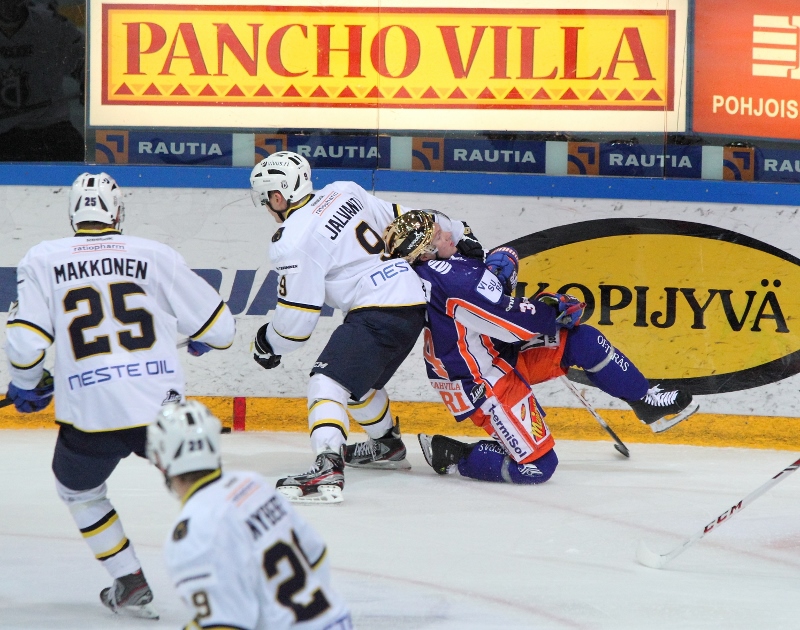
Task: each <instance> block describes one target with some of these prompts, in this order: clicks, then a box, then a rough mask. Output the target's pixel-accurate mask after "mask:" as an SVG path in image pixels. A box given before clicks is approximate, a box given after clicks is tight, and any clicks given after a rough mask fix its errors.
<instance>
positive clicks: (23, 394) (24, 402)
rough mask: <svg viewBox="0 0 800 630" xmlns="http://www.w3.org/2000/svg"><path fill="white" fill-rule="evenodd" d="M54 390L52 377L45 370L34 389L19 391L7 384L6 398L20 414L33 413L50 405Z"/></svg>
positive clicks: (11, 384)
mask: <svg viewBox="0 0 800 630" xmlns="http://www.w3.org/2000/svg"><path fill="white" fill-rule="evenodd" d="M54 389H55V387H54V386H53V375H52V374H50V372H48V371H47V370H45V371H44V372H43V373H42V378H40V379H39V383H38V384H37V385H36V387H35V388H34V389H20V388H19V387H17V386H16V385H14V383H9V384H8V393H7V394H6V396H7V397H8V398H10V399H11V400H12V401H14V407H16V408H17V411H19V412H20V413H34V412H36V411H41V410H42V409H44V408H45V407H47V405H49V404H50V401H51V400H53V391H54Z"/></svg>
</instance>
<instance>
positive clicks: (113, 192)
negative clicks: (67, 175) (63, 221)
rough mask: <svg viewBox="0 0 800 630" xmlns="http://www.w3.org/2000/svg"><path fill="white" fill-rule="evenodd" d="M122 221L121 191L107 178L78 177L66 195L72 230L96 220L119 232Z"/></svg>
mask: <svg viewBox="0 0 800 630" xmlns="http://www.w3.org/2000/svg"><path fill="white" fill-rule="evenodd" d="M124 219H125V205H124V204H123V203H122V189H121V188H120V187H119V186H117V182H115V181H114V178H113V177H111V175H108V174H106V173H97V174H96V175H93V174H92V173H82V174H81V175H78V178H77V179H76V180H75V181H74V182H73V183H72V190H71V191H70V193H69V222H70V224H71V225H72V229H73V230H77V229H78V228H77V225H78V223H82V222H83V221H98V222H100V223H105V224H107V225H113V226H114V227H115V228H117V229H119V228H120V227H121V226H122V221H123V220H124Z"/></svg>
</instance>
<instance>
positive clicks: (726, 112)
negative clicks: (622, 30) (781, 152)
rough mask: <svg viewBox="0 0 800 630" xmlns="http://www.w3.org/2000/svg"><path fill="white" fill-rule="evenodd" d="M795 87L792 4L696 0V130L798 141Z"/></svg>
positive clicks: (797, 33)
mask: <svg viewBox="0 0 800 630" xmlns="http://www.w3.org/2000/svg"><path fill="white" fill-rule="evenodd" d="M799 89H800V17H799V16H798V9H797V3H796V2H792V1H790V0H759V1H758V2H746V1H744V0H735V1H733V2H731V1H729V0H695V42H694V104H693V121H694V130H695V131H699V132H707V133H719V134H727V135H734V136H737V137H741V136H751V137H762V138H786V139H793V140H797V139H800V95H798V90H799Z"/></svg>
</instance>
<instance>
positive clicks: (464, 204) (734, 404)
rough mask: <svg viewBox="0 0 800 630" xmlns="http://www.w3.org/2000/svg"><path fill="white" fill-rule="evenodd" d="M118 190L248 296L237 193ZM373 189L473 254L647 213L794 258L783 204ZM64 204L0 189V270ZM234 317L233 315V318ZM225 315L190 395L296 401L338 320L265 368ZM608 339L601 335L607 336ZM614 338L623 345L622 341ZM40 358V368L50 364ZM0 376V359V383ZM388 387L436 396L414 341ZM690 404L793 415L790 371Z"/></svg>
mask: <svg viewBox="0 0 800 630" xmlns="http://www.w3.org/2000/svg"><path fill="white" fill-rule="evenodd" d="M120 183H121V185H122V186H123V188H124V190H125V193H126V194H125V206H126V220H125V224H124V230H125V232H126V233H128V234H135V235H137V236H142V237H146V238H153V239H156V240H159V241H162V242H164V243H167V244H169V245H171V246H172V247H174V248H176V249H177V250H178V251H179V252H181V254H183V256H184V257H185V258H186V261H187V262H188V264H189V265H190V266H191V267H193V268H213V269H220V270H221V271H222V275H223V282H222V287H221V293H222V296H223V297H224V298H226V299H227V297H229V295H230V291H231V286H232V284H233V279H234V275H235V273H236V270H244V269H256V270H257V272H256V278H255V281H254V283H253V289H252V291H251V295H250V300H251V301H252V299H253V298H254V297H255V293H256V291H257V290H258V288H259V287H260V286H261V283H262V281H263V279H264V278H265V277H266V275H267V273H268V271H269V263H268V259H267V252H268V248H269V244H270V237H271V236H272V234H273V232H274V231H275V229H276V228H277V225H276V224H275V223H274V221H273V220H272V219H271V218H270V217H269V216H268V215H267V213H266V212H260V211H258V210H256V209H255V208H254V207H253V205H252V203H251V201H250V197H249V193H248V191H247V190H246V189H245V188H242V189H240V190H230V189H182V188H172V189H167V188H134V187H130V186H126V185H125V184H126V182H120ZM243 185H246V182H243ZM376 194H378V196H380V197H381V198H383V199H386V200H387V201H391V202H398V203H401V204H403V205H406V206H409V207H418V208H436V209H438V210H442V211H444V212H446V213H448V214H450V215H451V216H453V217H456V218H461V219H464V220H465V221H467V223H469V224H470V226H472V228H473V229H474V231H475V233H476V234H477V235H478V237H479V238H480V239H481V242H482V243H483V244H484V246H485V247H494V246H497V245H500V244H503V243H506V242H508V241H511V240H513V239H515V238H518V237H521V236H524V235H527V234H530V233H532V232H536V231H540V230H544V229H547V228H551V227H555V226H559V225H567V224H571V223H577V222H581V221H588V220H593V219H607V218H653V219H673V220H683V221H692V222H697V223H704V224H707V225H712V226H718V227H722V228H725V229H728V230H732V231H734V232H738V233H740V234H744V235H747V236H750V237H753V238H755V239H758V240H760V241H763V242H765V243H768V244H770V245H773V246H775V247H777V248H779V249H781V250H783V251H785V252H787V253H789V254H792V255H794V256H798V257H800V243H798V239H797V234H798V233H800V217H798V212H797V209H796V208H794V207H789V206H774V205H763V206H758V205H739V206H736V205H731V204H714V203H698V202H662V201H658V202H652V201H636V200H613V199H568V198H547V197H505V196H503V197H500V196H488V195H487V196H481V195H452V194H447V195H435V194H422V193H420V194H416V193H397V192H382V191H378V192H377V193H376ZM67 197H68V189H67V188H64V187H61V188H53V187H36V186H5V187H0V199H1V200H2V204H0V267H13V266H16V264H17V263H18V262H19V260H20V258H21V257H22V256H23V255H24V253H25V252H26V251H27V249H28V248H30V247H31V246H33V245H35V244H36V243H38V242H39V241H41V240H45V239H53V238H60V237H63V236H68V235H70V234H71V229H70V226H69V221H68V219H67ZM665 263H666V264H668V263H669V260H668V259H666V260H665ZM248 304H249V303H248ZM3 306H4V308H7V306H6V305H3ZM246 311H247V309H246V308H245V310H244V311H243V313H244V312H246ZM6 316H7V313H6V312H2V313H0V323H2V324H4V323H5V320H6ZM237 319H238V332H237V337H236V341H235V342H234V345H233V346H232V347H231V349H229V350H227V351H225V352H212V353H210V354H208V355H206V356H204V357H201V358H199V359H194V358H192V357H189V356H188V355H185V362H184V363H185V367H186V370H187V378H188V384H189V385H188V392H189V394H190V395H209V396H263V397H271V396H278V397H298V398H299V397H305V395H306V391H305V388H306V383H307V376H308V372H309V370H310V368H311V366H312V365H313V363H314V361H315V359H316V357H317V355H318V354H319V352H320V351H321V349H322V347H323V346H324V344H325V342H326V340H327V338H328V336H329V334H330V332H331V331H332V330H333V328H334V327H335V326H336V325H337V324H338V323H339V322H340V321H341V315H340V314H339V313H338V312H337V313H335V314H334V316H333V317H325V318H321V319H320V323H319V325H318V327H317V330H316V331H315V333H314V335H313V336H312V338H311V340H310V341H309V342H308V343H307V344H306V346H305V347H304V348H303V349H301V350H300V351H298V352H296V353H294V354H292V355H289V356H287V357H284V359H283V362H282V364H281V366H280V367H279V368H277V369H275V370H271V371H269V372H267V371H264V370H262V369H261V368H259V367H258V366H257V365H256V364H255V363H254V362H253V361H252V360H251V358H250V341H251V340H252V338H253V336H254V334H255V331H256V330H257V329H258V327H259V326H260V325H261V324H262V323H264V322H265V321H267V319H266V318H264V317H261V316H248V315H239V316H237ZM610 334H611V335H612V337H613V333H610ZM612 340H613V339H612ZM618 342H619V343H621V344H624V340H618ZM3 345H4V343H3ZM628 352H629V354H630V355H631V356H632V358H633V359H634V360H636V353H635V349H634V348H629V349H628ZM48 362H49V364H50V365H51V364H52V359H51V358H49V359H48ZM7 381H8V372H7V368H6V362H5V357H4V355H3V357H2V361H0V382H2V383H5V382H7ZM388 390H389V393H390V395H391V396H392V397H393V398H394V399H396V400H407V401H430V402H436V401H438V398H437V397H436V395H435V394H434V392H433V390H431V388H430V386H429V384H428V381H427V378H426V376H425V370H424V366H423V360H422V352H421V344H419V343H418V345H417V348H416V349H415V351H414V352H413V353H412V354H411V355H410V356H409V358H408V359H407V360H406V361H405V363H404V364H403V365H402V367H401V368H400V370H399V371H398V373H397V374H396V376H395V377H394V379H393V380H392V381H391V382H390V383H389V386H388ZM537 394H539V398H540V400H541V402H542V404H543V405H544V406H545V407H548V406H550V407H576V406H577V403H576V402H575V400H574V399H573V398H572V396H571V394H569V393H568V392H566V391H565V390H564V389H563V388H562V387H561V386H559V385H557V384H554V383H551V384H545V385H543V386H539V387H538V388H537ZM590 397H591V400H592V402H593V403H594V404H595V405H596V406H598V407H600V408H617V409H623V408H627V407H626V406H625V407H623V404H622V403H621V402H619V401H617V400H615V399H612V398H610V397H608V396H605V395H604V394H602V393H601V392H597V391H592V392H591V396H590ZM698 398H699V400H700V402H701V410H702V411H703V412H706V413H721V414H740V415H750V414H752V415H761V416H770V415H772V416H797V415H798V412H797V409H800V375H798V376H795V377H792V378H789V379H785V380H783V381H780V382H778V383H775V384H771V385H767V386H763V387H758V388H753V389H750V390H745V391H742V392H735V393H729V394H723V395H714V396H701V397H698Z"/></svg>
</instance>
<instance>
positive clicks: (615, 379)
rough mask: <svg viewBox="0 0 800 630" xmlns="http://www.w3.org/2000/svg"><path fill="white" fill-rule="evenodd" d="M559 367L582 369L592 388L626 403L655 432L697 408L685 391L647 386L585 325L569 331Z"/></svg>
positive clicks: (618, 353) (625, 359)
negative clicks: (594, 387)
mask: <svg viewBox="0 0 800 630" xmlns="http://www.w3.org/2000/svg"><path fill="white" fill-rule="evenodd" d="M562 365H563V366H576V367H580V368H582V369H583V370H584V371H585V373H586V376H587V377H588V378H589V380H590V381H591V382H592V383H593V384H594V385H595V386H597V387H598V388H600V389H601V390H603V391H604V392H606V393H607V394H610V395H612V396H615V397H616V398H621V399H623V400H624V401H626V402H627V403H628V404H629V405H630V406H631V408H632V409H633V411H634V412H635V413H636V415H637V417H638V418H639V419H640V420H641V421H642V422H643V423H645V424H647V425H648V426H649V427H650V428H651V429H652V430H653V432H655V433H660V432H661V431H665V430H666V429H669V428H670V427H673V426H675V425H676V424H678V422H681V421H682V420H685V419H686V418H688V417H689V416H690V415H691V414H692V413H694V412H695V411H697V408H698V406H699V405H698V404H697V403H693V401H692V395H691V394H690V393H689V392H688V391H685V390H681V389H669V390H665V389H663V388H662V387H661V386H660V385H659V384H655V385H651V384H650V383H649V382H648V381H647V379H646V378H645V377H644V375H643V374H642V373H641V372H640V371H639V369H638V368H637V367H636V365H635V364H634V363H633V361H631V360H630V359H629V358H628V357H627V356H626V355H625V354H624V353H622V352H621V351H620V350H619V349H617V348H615V347H614V346H613V344H612V343H611V342H610V341H609V340H608V339H607V338H606V337H605V335H603V333H601V332H600V331H599V330H597V329H596V328H594V327H592V326H588V325H586V324H582V325H580V326H578V327H576V328H574V329H572V330H570V331H569V334H568V335H567V339H566V343H565V349H564V356H563V358H562Z"/></svg>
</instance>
